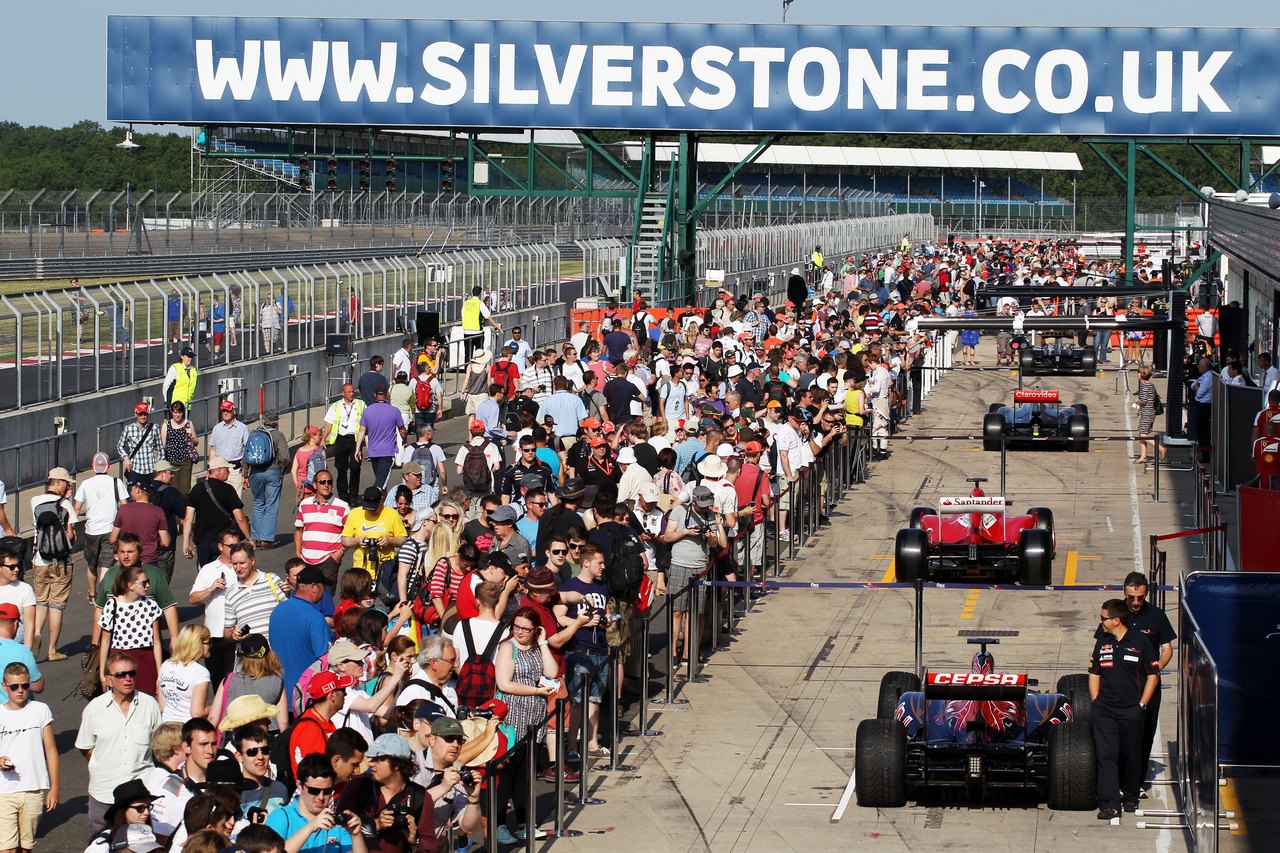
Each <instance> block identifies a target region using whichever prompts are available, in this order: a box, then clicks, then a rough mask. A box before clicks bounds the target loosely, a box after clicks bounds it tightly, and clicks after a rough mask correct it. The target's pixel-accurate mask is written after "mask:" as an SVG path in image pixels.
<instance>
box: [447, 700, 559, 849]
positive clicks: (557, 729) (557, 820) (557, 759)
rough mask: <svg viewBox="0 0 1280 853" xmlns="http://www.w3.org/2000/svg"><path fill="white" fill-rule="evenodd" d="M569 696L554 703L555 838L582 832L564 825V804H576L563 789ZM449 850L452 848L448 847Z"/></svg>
mask: <svg viewBox="0 0 1280 853" xmlns="http://www.w3.org/2000/svg"><path fill="white" fill-rule="evenodd" d="M569 706H570V702H569V697H568V696H566V697H565V698H563V699H561V700H560V701H559V702H558V703H556V712H555V713H556V727H557V728H556V794H555V797H556V830H555V837H556V838H577V837H579V836H580V835H582V832H581V831H580V830H577V829H569V828H568V827H566V826H565V814H564V809H565V806H569V805H576V804H577V802H576V800H574V799H573V798H572V797H570V796H569V795H568V792H566V791H565V784H564V773H565V766H566V764H567V763H568V755H569V747H568V745H567V743H566V741H568V740H569ZM449 849H450V850H452V849H454V848H452V847H451V848H449Z"/></svg>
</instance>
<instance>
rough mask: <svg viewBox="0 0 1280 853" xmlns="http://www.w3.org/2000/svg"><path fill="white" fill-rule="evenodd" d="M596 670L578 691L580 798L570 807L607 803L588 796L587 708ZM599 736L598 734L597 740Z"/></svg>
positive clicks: (584, 680) (588, 676)
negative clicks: (579, 705)
mask: <svg viewBox="0 0 1280 853" xmlns="http://www.w3.org/2000/svg"><path fill="white" fill-rule="evenodd" d="M593 673H594V670H592V671H588V672H587V674H586V676H585V677H584V678H583V679H582V688H581V689H580V690H579V691H578V701H579V702H580V703H581V707H582V711H581V712H580V713H579V716H580V717H581V718H582V720H581V727H580V731H579V732H578V796H577V797H576V798H574V799H573V800H570V802H569V805H572V806H602V805H604V803H605V801H604V800H601V799H599V798H596V797H589V796H587V771H588V769H589V768H590V762H588V761H587V758H588V756H587V740H588V739H587V707H588V705H589V703H590V701H591V679H592V675H593ZM598 737H599V735H598V734H597V738H598Z"/></svg>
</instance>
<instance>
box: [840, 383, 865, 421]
mask: <svg viewBox="0 0 1280 853" xmlns="http://www.w3.org/2000/svg"><path fill="white" fill-rule="evenodd" d="M862 384H863V380H861V379H858V378H857V377H856V376H855V375H854V373H853V372H852V371H846V372H845V388H846V389H848V390H846V391H845V395H844V425H845V426H847V427H849V428H850V429H862V425H863V423H864V421H863V414H864V413H865V412H866V409H867V402H866V401H867V398H866V395H865V394H864V393H863V392H862Z"/></svg>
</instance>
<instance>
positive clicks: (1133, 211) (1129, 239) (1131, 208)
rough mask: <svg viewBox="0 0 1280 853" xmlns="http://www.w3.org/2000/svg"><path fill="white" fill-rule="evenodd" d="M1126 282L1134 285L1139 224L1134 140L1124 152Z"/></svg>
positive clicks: (1135, 144)
mask: <svg viewBox="0 0 1280 853" xmlns="http://www.w3.org/2000/svg"><path fill="white" fill-rule="evenodd" d="M1124 171H1125V181H1124V281H1125V284H1133V254H1134V246H1133V236H1134V226H1135V225H1136V224H1137V222H1138V145H1137V143H1135V142H1134V141H1133V140H1132V139H1130V140H1129V141H1128V142H1126V143H1125V151H1124Z"/></svg>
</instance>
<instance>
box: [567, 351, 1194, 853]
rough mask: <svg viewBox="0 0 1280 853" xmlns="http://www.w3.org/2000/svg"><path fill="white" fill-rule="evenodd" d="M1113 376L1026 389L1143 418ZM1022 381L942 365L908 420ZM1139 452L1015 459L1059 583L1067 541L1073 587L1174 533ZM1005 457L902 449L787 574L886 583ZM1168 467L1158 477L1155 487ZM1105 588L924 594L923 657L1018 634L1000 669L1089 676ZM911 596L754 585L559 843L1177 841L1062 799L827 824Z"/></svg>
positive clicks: (982, 404) (903, 650) (937, 421)
mask: <svg viewBox="0 0 1280 853" xmlns="http://www.w3.org/2000/svg"><path fill="white" fill-rule="evenodd" d="M979 352H980V357H981V363H983V364H986V365H991V364H993V363H994V352H993V350H992V346H991V343H990V339H989V338H984V339H983V346H982V347H980V350H979ZM1114 380H1115V377H1114V374H1113V373H1112V372H1111V371H1110V370H1107V371H1106V372H1105V373H1104V374H1102V375H1100V376H1098V377H1095V378H1089V379H1085V378H1077V377H1062V378H1043V379H1040V380H1038V384H1040V385H1041V387H1044V388H1058V389H1060V390H1062V392H1063V400H1064V402H1066V403H1074V402H1084V403H1086V404H1088V406H1089V411H1090V416H1091V422H1092V424H1091V425H1092V429H1093V431H1094V433H1095V435H1096V434H1101V433H1104V432H1111V431H1123V430H1125V429H1133V430H1136V427H1137V416H1136V412H1131V413H1130V416H1129V419H1128V423H1126V418H1125V409H1126V405H1127V403H1128V402H1129V400H1128V399H1127V398H1126V397H1125V395H1124V392H1123V387H1122V390H1121V392H1120V394H1119V395H1118V396H1117V395H1116V394H1115V393H1114V391H1113V389H1114V387H1115V381H1114ZM1016 383H1017V380H1016V378H1013V377H1011V376H1010V375H1009V373H1008V372H1005V371H1001V372H953V373H951V374H949V375H948V376H946V378H945V379H943V380H942V382H941V383H940V384H939V385H938V386H937V387H936V388H935V389H934V391H933V392H932V393H931V394H930V395H929V397H928V398H926V401H925V406H924V411H923V412H922V413H921V414H919V415H917V416H915V417H914V418H912V419H911V421H910V422H909V423H908V424H907V425H906V426H905V428H904V432H905V433H906V434H915V435H921V434H925V433H934V434H955V433H958V432H970V431H972V432H975V433H976V432H977V431H978V427H979V426H980V424H981V422H982V416H983V414H984V413H986V411H987V406H988V404H990V403H993V402H997V401H1006V402H1007V401H1008V400H1009V399H1011V396H1012V390H1013V389H1014V388H1015V387H1016ZM1133 387H1134V388H1135V389H1136V380H1135V381H1134V383H1133ZM1162 391H1163V389H1162ZM1135 451H1136V447H1135V446H1134V445H1132V444H1129V443H1125V442H1109V443H1094V444H1092V445H1091V447H1090V451H1089V452H1088V453H1066V452H1060V451H1046V452H1031V451H1012V452H1010V453H1009V461H1008V487H1007V489H1006V495H1007V496H1008V497H1011V498H1012V499H1013V500H1014V506H1013V507H1011V511H1016V512H1023V511H1024V510H1025V508H1026V507H1028V506H1038V505H1043V506H1048V507H1050V508H1052V510H1053V512H1054V516H1055V522H1056V527H1057V541H1058V547H1057V559H1056V560H1055V561H1054V568H1053V576H1054V582H1055V583H1058V584H1061V583H1063V581H1064V573H1065V571H1066V562H1067V556H1068V554H1069V553H1070V552H1073V551H1074V552H1076V556H1075V558H1074V559H1073V561H1072V562H1073V563H1074V567H1075V578H1076V583H1078V584H1091V583H1119V582H1120V581H1121V580H1122V579H1123V577H1124V575H1125V574H1126V573H1127V572H1129V571H1132V570H1135V569H1138V570H1142V569H1143V568H1144V566H1143V563H1144V562H1145V560H1144V555H1145V543H1146V538H1145V536H1146V535H1147V534H1149V533H1159V532H1170V531H1173V530H1177V529H1181V528H1182V526H1183V521H1184V519H1183V518H1182V515H1183V513H1184V512H1187V511H1189V510H1187V509H1186V507H1184V506H1180V504H1179V503H1178V501H1177V500H1176V499H1172V500H1169V502H1167V503H1161V504H1154V503H1148V500H1149V499H1150V497H1151V486H1152V482H1151V479H1152V473H1150V472H1144V471H1143V469H1142V467H1141V466H1136V465H1134V464H1133V463H1132V458H1133V454H1134V452H1135ZM999 462H1000V460H999V454H997V453H986V452H983V451H982V450H981V449H980V445H979V443H978V442H916V443H907V442H898V443H895V444H894V453H893V456H892V458H891V459H890V460H889V461H887V462H882V463H878V464H876V465H875V466H874V468H873V471H872V476H871V478H870V480H869V481H868V482H867V483H866V484H864V485H862V486H859V487H856V488H855V489H853V490H852V491H851V492H850V493H849V494H848V496H847V497H846V499H845V501H844V502H843V503H842V504H841V505H840V506H839V508H838V511H837V512H836V513H834V514H833V524H832V526H831V527H830V528H828V529H826V530H825V531H824V532H822V533H821V534H820V535H819V536H818V537H816V539H815V540H814V544H813V546H812V547H806V548H804V549H802V550H803V552H804V553H803V559H802V560H799V561H797V562H794V563H789V564H787V571H788V573H789V574H790V579H792V580H797V581H878V580H881V579H882V578H884V577H885V575H886V572H887V569H888V567H889V560H888V557H889V556H890V555H891V554H892V551H893V541H894V536H895V534H896V532H897V530H898V529H899V528H900V527H902V526H905V524H906V519H907V514H908V512H909V511H910V509H911V507H912V506H915V505H931V504H932V505H936V503H937V499H938V497H940V496H942V495H963V494H967V493H968V490H969V484H967V483H966V482H965V480H964V478H965V477H967V476H985V477H988V478H990V482H988V483H987V484H985V485H986V491H987V494H998V493H999V491H1000V489H999ZM1171 479H1172V478H1168V479H1166V480H1165V482H1164V483H1163V484H1162V488H1163V489H1164V490H1165V495H1164V497H1165V498H1166V499H1170V497H1171V491H1172V488H1173V486H1174V483H1173V482H1171ZM1139 528H1140V529H1139ZM1135 552H1136V553H1135ZM1169 565H1170V572H1171V576H1172V577H1175V578H1176V572H1177V571H1178V570H1179V569H1182V568H1184V566H1186V567H1192V568H1193V567H1195V563H1194V562H1193V561H1192V559H1191V555H1190V554H1189V553H1183V552H1182V551H1174V552H1171V554H1170V562H1169ZM1114 595H1115V593H1104V592H1092V591H1091V592H1084V591H1071V590H1066V591H1061V592H1058V591H1054V592H1018V591H982V592H980V593H978V594H977V595H971V594H969V593H968V592H966V591H960V590H956V591H951V590H926V591H925V634H924V659H925V664H926V666H927V667H929V668H933V669H958V670H967V669H968V665H969V659H970V657H971V656H972V654H973V652H974V651H975V649H976V647H975V646H970V645H967V644H966V642H965V639H964V638H963V637H961V636H958V632H961V631H977V632H980V633H981V632H984V631H990V630H1001V631H1016V632H1017V635H1016V636H1012V637H1004V638H1002V643H1001V644H1000V645H999V646H995V647H994V648H993V649H992V651H993V653H994V655H995V658H996V668H997V670H998V671H1012V672H1026V673H1027V674H1028V675H1029V676H1030V677H1032V678H1037V679H1039V680H1040V683H1041V685H1043V686H1042V687H1041V688H1040V689H1052V686H1053V684H1054V683H1055V682H1056V680H1057V678H1058V677H1059V676H1060V675H1063V674H1066V673H1070V672H1083V671H1084V670H1085V668H1086V666H1087V661H1088V657H1089V654H1090V652H1091V650H1092V646H1093V642H1092V639H1091V637H1092V634H1093V630H1094V627H1095V625H1096V613H1097V608H1098V606H1099V605H1100V604H1101V602H1102V601H1103V600H1104V599H1106V598H1110V597H1112V596H1114ZM912 600H913V594H912V593H911V592H910V591H908V590H889V591H875V592H862V591H849V590H829V589H816V590H811V589H786V590H784V591H782V592H780V593H777V594H775V595H772V596H769V597H768V598H766V599H765V601H764V603H763V604H760V605H759V606H758V607H757V608H756V610H755V612H754V613H752V614H751V615H749V616H747V617H746V619H745V620H744V621H743V623H742V631H741V633H740V634H739V635H738V636H737V637H735V638H734V639H733V641H732V644H731V646H730V647H729V648H728V649H727V650H724V651H721V652H719V653H717V654H715V655H713V656H712V657H711V659H710V662H709V663H708V664H707V665H706V667H705V669H704V674H705V675H706V676H707V677H708V682H707V683H704V684H685V685H682V686H681V688H680V692H679V695H680V696H681V697H683V698H685V699H688V701H689V705H688V706H687V707H688V709H687V710H684V711H666V712H663V709H662V708H661V707H652V706H651V708H652V712H653V713H652V716H651V717H650V720H649V721H647V723H648V724H647V728H649V729H653V730H660V731H662V732H663V734H662V736H661V737H654V738H644V739H640V738H632V739H626V740H624V741H623V743H624V749H625V753H624V755H623V756H622V757H621V758H620V759H619V761H620V762H625V763H626V764H629V765H634V766H635V767H636V770H635V771H634V772H632V773H625V774H607V775H605V774H602V775H599V776H595V777H593V781H592V787H593V790H594V791H595V795H596V796H598V797H600V798H602V799H605V800H606V801H607V802H606V803H605V804H604V805H592V806H586V807H583V808H581V809H579V810H577V811H576V812H571V814H572V815H573V820H572V823H571V826H572V827H573V828H575V829H579V830H583V831H584V832H585V833H586V834H585V835H584V836H582V837H581V838H576V839H563V840H558V841H556V842H555V844H554V849H555V850H561V849H566V850H574V851H586V850H596V851H598V850H601V849H602V846H601V845H602V844H605V845H607V844H611V843H625V844H626V845H627V848H628V849H632V850H645V851H717V852H718V851H790V850H805V851H843V850H848V849H877V850H884V851H903V850H910V851H919V850H931V849H941V848H944V847H945V848H946V849H947V850H951V851H969V850H972V851H983V853H995V852H996V851H1019V853H1022V852H1023V851H1045V853H1049V852H1050V851H1052V853H1059V851H1072V850H1080V851H1086V850H1087V851H1095V850H1098V849H1120V848H1121V846H1124V847H1128V848H1132V849H1149V850H1157V851H1181V850H1184V849H1187V846H1186V841H1185V840H1184V838H1183V837H1182V835H1181V834H1180V833H1178V832H1167V831H1166V832H1163V833H1159V832H1157V831H1155V830H1139V829H1137V828H1136V827H1135V823H1136V821H1135V819H1134V817H1133V816H1132V815H1125V816H1124V817H1123V819H1122V821H1121V825H1120V826H1111V825H1109V824H1107V823H1105V822H1102V821H1099V820H1098V819H1097V818H1096V817H1095V812H1094V811H1087V812H1057V811H1052V810H1050V809H1049V808H1048V807H1047V806H1046V805H1044V804H1043V803H1041V804H1034V803H1033V804H1026V803H1023V802H1018V801H1016V800H1008V799H1005V800H1000V801H995V802H987V803H980V802H977V803H975V802H967V801H965V800H942V801H939V802H936V803H930V804H929V805H919V804H917V803H916V802H915V801H909V803H908V805H907V806H906V807H905V808H900V809H880V810H877V809H871V808H862V807H860V806H858V805H857V804H856V800H851V801H850V802H849V803H848V805H847V808H845V809H844V810H843V813H842V815H841V817H840V819H839V820H838V821H837V820H833V816H834V815H836V813H837V811H838V808H839V805H840V802H841V799H842V795H843V794H844V793H845V790H846V786H847V785H848V784H849V780H850V776H851V774H852V772H853V764H854V751H853V747H854V730H855V728H856V726H857V723H858V721H860V720H862V719H866V718H870V717H874V716H875V704H876V694H877V689H878V686H879V681H880V677H881V675H882V674H883V673H884V672H885V671H887V670H893V669H905V670H910V669H912V668H913V655H914V650H913V642H914V639H913V638H914V632H913V615H912ZM966 605H972V607H969V608H966ZM1169 606H1171V607H1175V606H1176V598H1173V597H1171V600H1170V605H1169ZM966 614H969V615H968V616H966ZM1176 683H1177V675H1176V657H1175V660H1174V665H1173V666H1171V668H1170V669H1169V670H1167V671H1166V674H1165V677H1164V684H1165V685H1166V689H1165V691H1164V694H1163V697H1164V698H1163V705H1162V719H1161V739H1160V740H1159V741H1158V743H1157V746H1156V747H1155V749H1154V751H1153V752H1154V754H1155V757H1153V762H1154V763H1156V765H1157V766H1156V771H1157V772H1156V775H1155V777H1154V778H1169V776H1170V773H1169V771H1168V769H1167V768H1166V765H1167V764H1168V759H1167V758H1164V757H1163V756H1164V755H1165V754H1167V753H1168V752H1169V751H1170V750H1171V749H1172V746H1171V745H1170V743H1169V742H1170V741H1172V739H1173V733H1174V732H1175V731H1176V716H1175V714H1176V707H1175V705H1176V691H1175V689H1174V688H1175V686H1176ZM1144 804H1145V805H1147V806H1148V807H1149V808H1153V809H1155V808H1164V809H1170V810H1173V809H1176V808H1177V806H1176V805H1175V803H1174V800H1173V796H1172V789H1170V788H1167V787H1163V786H1157V787H1156V788H1155V789H1154V790H1153V792H1152V795H1151V799H1149V800H1146V801H1144ZM544 825H545V824H544ZM601 835H603V836H604V837H601Z"/></svg>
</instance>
